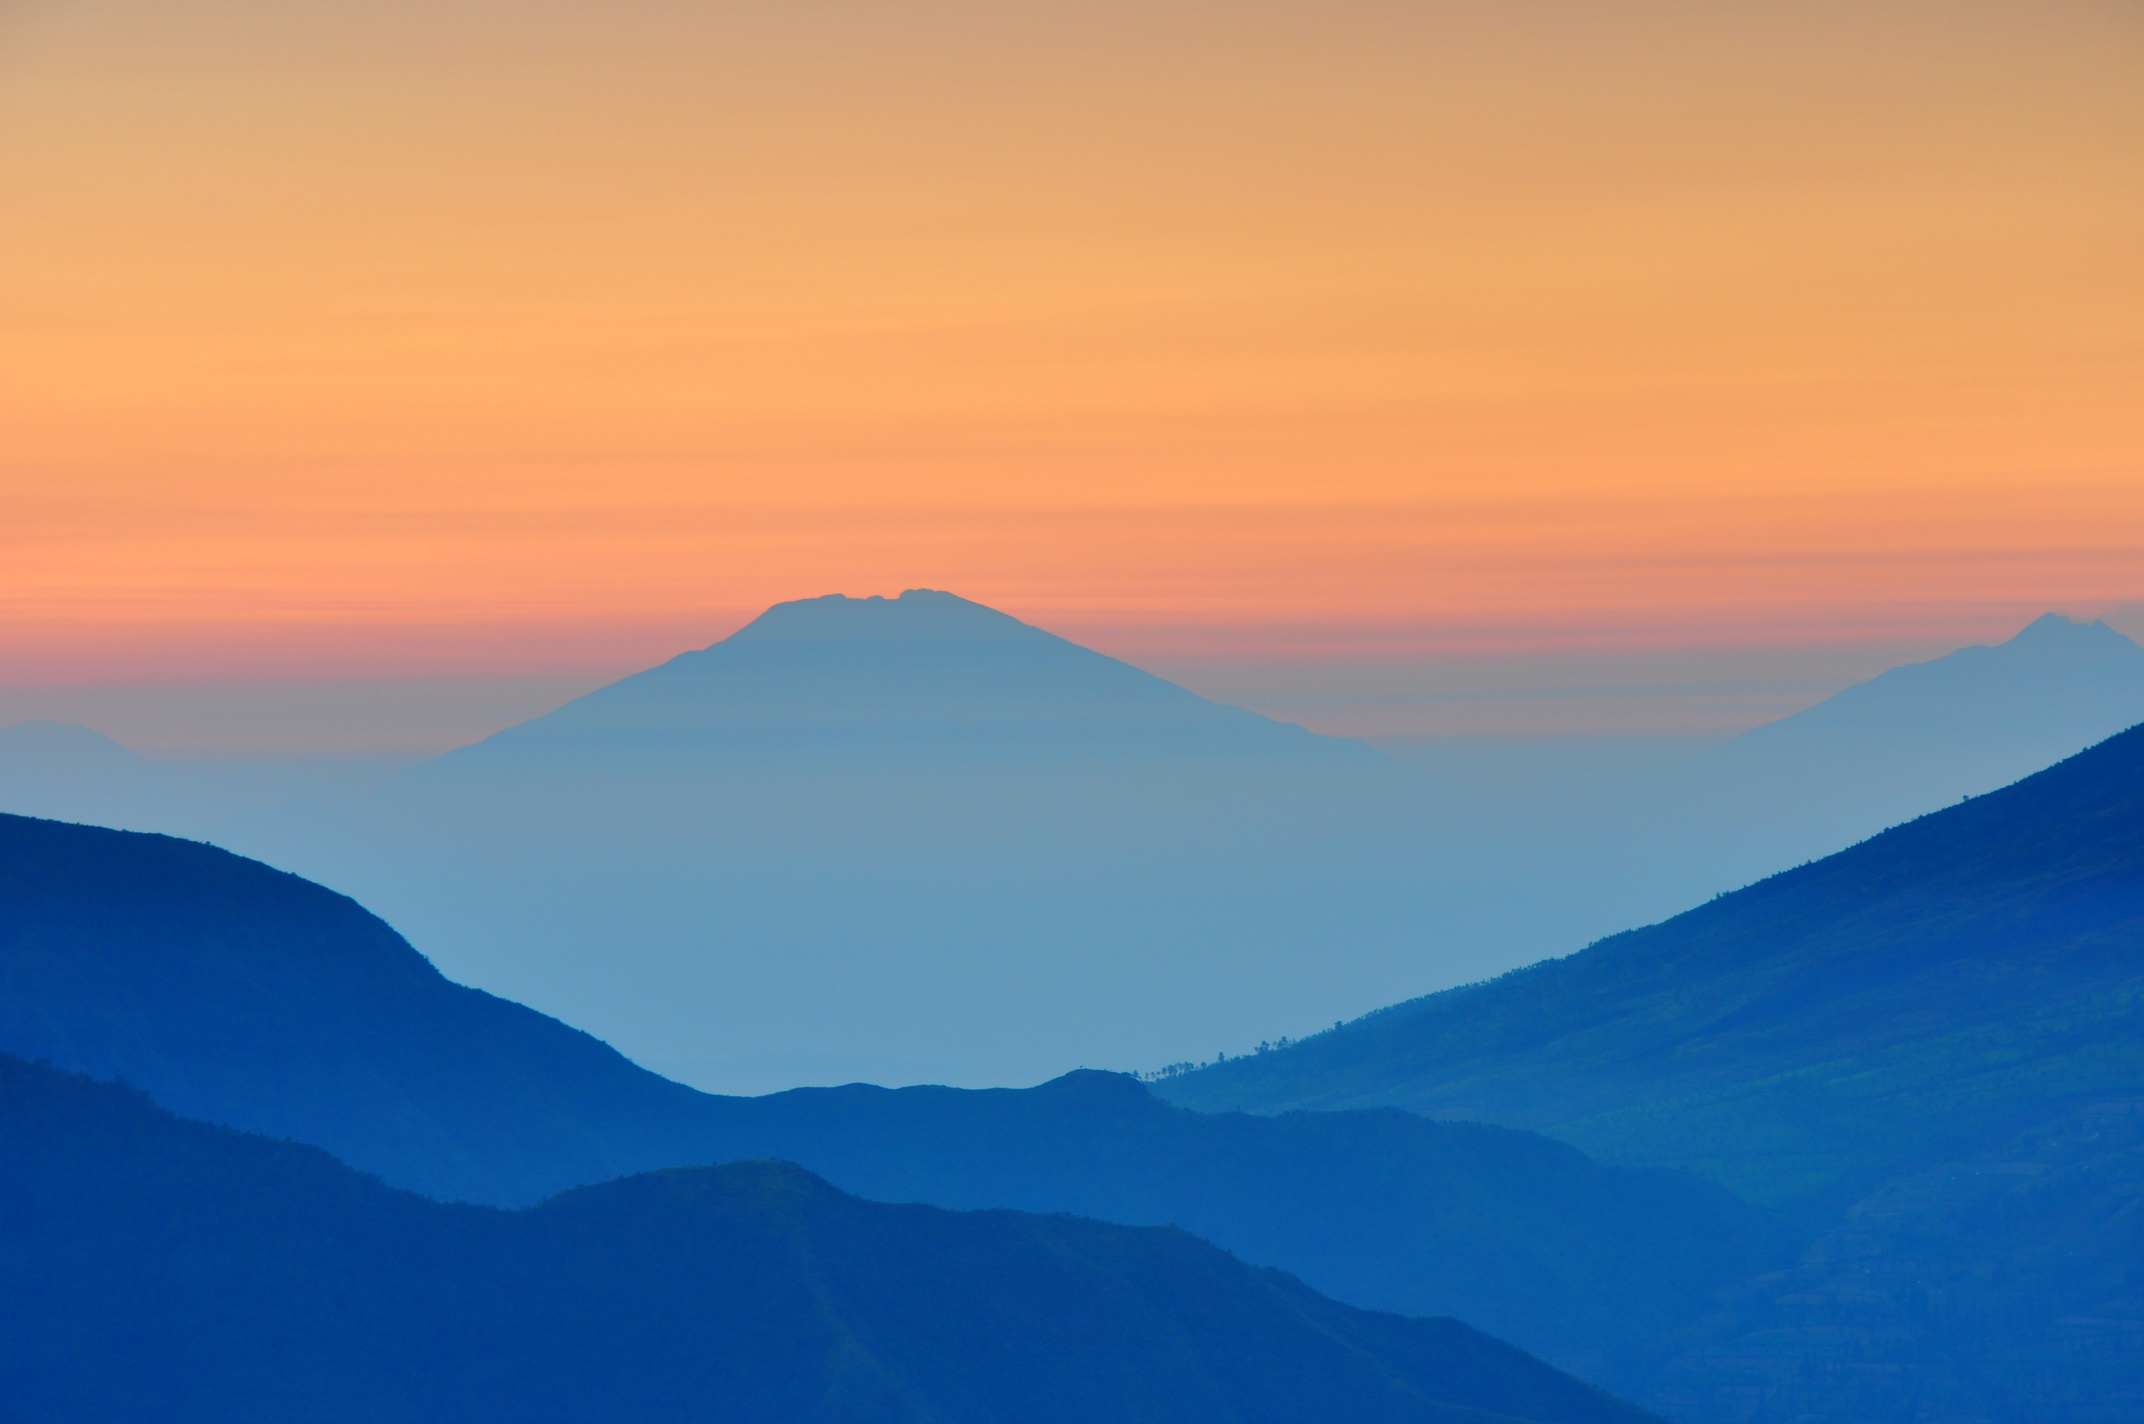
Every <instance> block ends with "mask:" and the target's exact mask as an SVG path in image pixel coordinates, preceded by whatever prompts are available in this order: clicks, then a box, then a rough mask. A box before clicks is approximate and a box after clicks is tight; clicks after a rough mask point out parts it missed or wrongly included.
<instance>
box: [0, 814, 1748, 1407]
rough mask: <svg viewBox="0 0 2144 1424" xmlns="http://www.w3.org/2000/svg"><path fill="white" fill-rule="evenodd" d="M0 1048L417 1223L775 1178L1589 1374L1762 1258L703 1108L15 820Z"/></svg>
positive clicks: (1537, 1159)
mask: <svg viewBox="0 0 2144 1424" xmlns="http://www.w3.org/2000/svg"><path fill="white" fill-rule="evenodd" d="M0 1050H4V1051H10V1052H15V1053H18V1054H22V1055H25V1056H28V1057H33V1058H38V1057H42V1058H49V1059H50V1060H52V1061H53V1062H55V1063H57V1064H59V1065H60V1066H62V1067H65V1068H70V1069H75V1070H78V1071H87V1072H91V1073H94V1074H97V1075H99V1076H120V1077H124V1078H125V1079H127V1080H128V1081H129V1082H131V1083H133V1084H135V1085H136V1086H138V1087H141V1088H144V1089H146V1090H147V1091H148V1092H150V1093H151V1094H152V1095H153V1096H155V1097H156V1098H157V1100H158V1101H159V1102H161V1103H163V1104H165V1105H166V1106H169V1107H171V1108H173V1109H174V1110H177V1111H181V1112H183V1113H185V1114H186V1115H188V1116H192V1117H200V1118H204V1119H207V1120H210V1121H215V1122H221V1123H226V1124H230V1125H232V1126H236V1127H242V1128H246V1129H249V1130H252V1131H258V1132H264V1133H267V1134H269V1135H271V1136H277V1137H290V1138H295V1139H297V1140H300V1141H305V1142H312V1143H316V1144H319V1145H321V1146H324V1147H326V1148H328V1149H329V1150H331V1151H333V1152H335V1153H336V1154H337V1155H338V1156H341V1157H342V1158H344V1159H345V1160H346V1161H349V1162H351V1163H352V1164H354V1165H356V1166H358V1167H361V1168H364V1169H366V1170H368V1171H373V1172H377V1173H380V1174H381V1175H383V1176H384V1177H385V1178H386V1179H387V1180H388V1181H389V1182H390V1183H392V1184H394V1185H398V1186H406V1187H412V1188H416V1189H419V1190H422V1191H425V1192H428V1193H430V1194H433V1195H435V1196H439V1197H444V1198H463V1199H472V1200H477V1201H484V1202H491V1203H498V1204H508V1205H520V1204H525V1203H528V1202H533V1201H535V1200H537V1199H539V1198H542V1197H544V1196H547V1195H549V1194H551V1193H552V1192H555V1191H558V1190H562V1189H564V1188H567V1187H571V1186H575V1185H579V1184H583V1183H588V1182H595V1181H600V1180H603V1179H606V1178H610V1177H616V1176H620V1175H623V1174H626V1173H629V1172H636V1171H644V1170H647V1169H649V1168H654V1167H664V1166H678V1165H688V1164H696V1163H706V1162H716V1161H728V1160H737V1159H742V1158H756V1157H780V1158H784V1159H787V1160H791V1161H796V1162H801V1163H803V1164H804V1165H805V1166H807V1167H809V1168H811V1169H812V1170H814V1171H817V1172H819V1173H821V1174H823V1175H825V1176H826V1177H828V1178H830V1179H831V1180H832V1181H834V1182H835V1183H836V1184H837V1185H839V1186H840V1187H842V1188H844V1189H847V1190H850V1191H855V1192H858V1193H860V1194H862V1195H865V1196H869V1197H874V1198H880V1199H887V1200H897V1201H906V1200H912V1201H925V1202H932V1203H935V1204H938V1205H941V1206H949V1207H986V1206H995V1207H1018V1208H1023V1209H1028V1210H1037V1211H1075V1212H1079V1213H1081V1214H1083V1215H1087V1216H1092V1217H1098V1218H1102V1219H1107V1220H1114V1221H1120V1222H1127V1223H1133V1224H1150V1223H1151V1224H1159V1223H1172V1222H1173V1223H1176V1224H1178V1225H1181V1226H1184V1227H1186V1228H1187V1229H1190V1230H1193V1231H1195V1232H1197V1233H1199V1234H1200V1235H1203V1236H1206V1237H1209V1238H1210V1239H1213V1240H1215V1241H1218V1242H1220V1243H1221V1244H1222V1245H1224V1246H1227V1247H1229V1248H1230V1249H1232V1250H1235V1251H1237V1252H1238V1253H1240V1254H1242V1255H1243V1256H1245V1257H1246V1258H1247V1259H1250V1260H1252V1261H1255V1262H1258V1263H1260V1264H1264V1265H1277V1266H1282V1267H1285V1268H1287V1269H1289V1270H1292V1271H1294V1272H1296V1273H1297V1274H1299V1275H1301V1276H1303V1277H1304V1278H1305V1279H1307V1280H1309V1281H1311V1282H1312V1283H1313V1284H1314V1285H1316V1286H1317V1287H1319V1288H1320V1289H1323V1290H1325V1291H1326V1292H1328V1293H1330V1294H1335V1295H1338V1296H1340V1297H1342V1298H1344V1299H1347V1300H1350V1301H1353V1302H1356V1303H1359V1304H1367V1305H1373V1306H1377V1307H1380V1308H1387V1309H1395V1310H1402V1311H1405V1312H1407V1313H1411V1314H1454V1315H1458V1316H1460V1317H1461V1318H1463V1319H1467V1320H1469V1321H1470V1322H1472V1323H1478V1324H1481V1325H1482V1326H1483V1328H1486V1329H1491V1330H1493V1331H1495V1332H1498V1333H1500V1334H1502V1335H1504V1336H1506V1337H1507V1338H1513V1339H1517V1340H1520V1341H1523V1342H1524V1343H1526V1344H1527V1345H1528V1346H1529V1348H1533V1349H1536V1350H1537V1351H1542V1352H1546V1353H1550V1354H1552V1355H1553V1356H1554V1357H1555V1358H1556V1359H1558V1360H1559V1361H1561V1362H1567V1363H1569V1364H1571V1365H1573V1366H1578V1367H1582V1368H1585V1369H1587V1370H1589V1371H1593V1372H1609V1373H1612V1372H1613V1371H1614V1370H1616V1369H1620V1368H1622V1366H1621V1365H1620V1364H1619V1363H1618V1362H1619V1361H1621V1360H1623V1359H1624V1358H1625V1357H1627V1356H1629V1355H1631V1354H1632V1352H1634V1351H1635V1352H1642V1351H1643V1349H1644V1348H1646V1346H1647V1345H1648V1342H1649V1341H1650V1340H1651V1339H1652V1338H1653V1337H1654V1336H1656V1335H1657V1334H1658V1332H1659V1331H1660V1330H1662V1329H1664V1328H1667V1327H1668V1326H1669V1325H1672V1324H1673V1323H1674V1322H1676V1321H1678V1320H1680V1319H1682V1318H1684V1317H1686V1316H1688V1315H1689V1314H1691V1313H1692V1312H1694V1311H1696V1310H1698V1309H1699V1308H1701V1306H1702V1305H1703V1303H1704V1302H1705V1301H1706V1300H1707V1299H1709V1298H1710V1296H1711V1294H1712V1293H1713V1292H1714V1291H1716V1290H1717V1289H1718V1288H1720V1287H1721V1286H1723V1285H1725V1284H1728V1283H1730V1282H1732V1281H1734V1280H1736V1279H1739V1278H1740V1277H1741V1276H1743V1275H1746V1274H1748V1272H1749V1271H1750V1270H1752V1269H1756V1268H1758V1267H1759V1266H1761V1265H1762V1264H1763V1263H1765V1262H1766V1261H1768V1260H1772V1259H1774V1258H1775V1257H1776V1255H1777V1252H1778V1249H1779V1246H1778V1240H1777V1235H1776V1232H1774V1231H1773V1230H1772V1228H1770V1227H1769V1226H1768V1224H1767V1223H1766V1222H1765V1221H1763V1220H1762V1219H1761V1218H1759V1217H1758V1216H1756V1215H1755V1214H1754V1213H1752V1212H1751V1211H1750V1210H1749V1209H1748V1208H1747V1207H1745V1206H1743V1205H1741V1204H1740V1203H1738V1202H1737V1201H1735V1200H1734V1199H1733V1198H1732V1197H1731V1196H1729V1195H1728V1194H1727V1193H1726V1192H1724V1191H1721V1190H1719V1189H1717V1188H1714V1187H1711V1186H1709V1185H1707V1184H1705V1183H1701V1182H1698V1181H1696V1180H1695V1179H1692V1178H1688V1177H1683V1176H1679V1175H1674V1174H1665V1173H1642V1172H1628V1171H1620V1170H1612V1169H1606V1168H1602V1167H1600V1166H1598V1165H1596V1164H1595V1163H1593V1162H1590V1161H1588V1160H1587V1159H1586V1158H1585V1157H1584V1156H1582V1155H1581V1154H1580V1153H1578V1152H1576V1151H1574V1150H1572V1149H1570V1148H1568V1147H1564V1146H1561V1145H1560V1144H1556V1143H1552V1142H1548V1141H1546V1140H1545V1139H1542V1138H1539V1137H1536V1136H1534V1135H1532V1134H1529V1133H1523V1132H1514V1131H1510V1130H1508V1129H1501V1128H1488V1127H1477V1126H1468V1125H1463V1124H1442V1123H1431V1122H1427V1121H1425V1120H1423V1119H1421V1118H1419V1117H1414V1116H1411V1115H1408V1114H1403V1113H1397V1112H1389V1111H1378V1112H1363V1113H1339V1114H1319V1115H1314V1116H1302V1117H1288V1118H1282V1119H1278V1120H1273V1119H1268V1118H1262V1117H1252V1116H1246V1115H1242V1114H1223V1115H1218V1116H1208V1115H1201V1114H1196V1113H1190V1112H1186V1111H1184V1110H1182V1109H1179V1108H1174V1107H1170V1106H1168V1105H1166V1104H1163V1103H1161V1102H1160V1101H1158V1100H1157V1099H1155V1098H1154V1097H1153V1096H1152V1095H1151V1094H1150V1093H1149V1092H1148V1091H1147V1090H1146V1089H1145V1088H1144V1087H1143V1086H1141V1085H1140V1084H1139V1083H1137V1082H1135V1081H1134V1080H1132V1079H1130V1078H1128V1077H1124V1076H1121V1075H1116V1074H1105V1073H1091V1072H1090V1073H1075V1074H1072V1075H1069V1076H1067V1077H1066V1078H1063V1079H1060V1080H1058V1081H1056V1082H1052V1083H1048V1084H1045V1085H1043V1086H1042V1087H1039V1088H1032V1089H1025V1090H1007V1089H999V1090H985V1091H962V1090H956V1089H949V1088H909V1089H902V1090H898V1091H891V1090H887V1089H882V1088H871V1087H864V1086H853V1087H847V1088H835V1089H799V1090H796V1091H793V1092H788V1093H781V1094H776V1095H773V1096H770V1097H764V1098H721V1097H711V1096H708V1095H705V1094H701V1093H698V1092H695V1091H693V1090H691V1089H689V1088H686V1087H683V1086H681V1085H679V1084H676V1083H672V1082H669V1081H666V1080H664V1079H662V1078H659V1077H657V1076H656V1075H654V1074H652V1073H649V1072H646V1071H645V1070H643V1069H640V1068H638V1067H636V1066H634V1065H633V1064H631V1063H630V1062H628V1061H627V1060H625V1059H624V1058H622V1057H620V1056H619V1055H618V1054H617V1053H615V1052H613V1051H612V1050H611V1049H610V1048H609V1047H607V1046H606V1045H604V1044H602V1043H600V1042H598V1041H597V1040H595V1039H593V1038H591V1037H589V1036H588V1035H586V1034H583V1033H580V1032H578V1031H576V1030H574V1029H571V1028H568V1027H567V1026H565V1025H564V1024H561V1023H558V1022H557V1021H556V1020H553V1019H549V1018H546V1017H544V1016H543V1015H541V1014H537V1013H535V1012H533V1011H531V1010H529V1009H526V1008H524V1007H522V1006H520V1005H518V1004H513V1003H509V1002H506V1001H504V1000H501V999H497V998H494V997H492V996H490V995H488V994H484V993H480V992H478V991H476V990H474V989H468V988H464V987H462V986H460V985H457V984H453V983H451V982H449V981H448V980H446V979H445V978H443V977H442V976H441V975H440V974H439V973H438V971H437V970H436V969H434V968H433V967H432V965H431V964H430V963H429V962H427V961H426V960H425V959H424V958H423V957H422V956H421V955H419V954H418V953H417V952H416V951H415V950H414V949H412V948H411V947H410V946H409V945H408V943H407V942H405V941H404V940H403V939H402V938H401V937H400V936H398V935H396V934H395V933H394V932H393V931H392V930H391V929H389V928H388V927H387V926H386V925H385V924H383V923H381V922H380V921H379V920H378V919H376V918H375V917H373V916H372V915H370V914H368V913H367V912H366V911H365V910H363V909H362V908H361V907H360V906H358V905H357V904H356V903H355V902H353V901H351V900H348V899H346V898H344V897H343V896H340V895H336V894H334V893H332V892H330V891H327V890H324V889H322V888H321V887H319V886H316V885H312V884H310V883H308V882H306V881H303V880H301V879H299V878H297V877H296V876H292V875H288V874H285V873H283V872H279V871H275V870H271V869H269V868H268V867H266V866H263V865H260V864H257V863H255V862H252V861H247V860H242V859H240V858H239V857H236V856H233V855H230V854H227V853H226V852H223V851H219V850H216V849H215V848H213V847H210V846H204V845H198V844H194V843H190V842H184V841H176V840H172V839H169V838H166V837H161V836H147V835H138V834H129V833H124V832H117V831H108V830H102V829H98V828H94V827H83V826H70V825H62V824H58V823H54V822H48V821H31V820H25V819H22V818H18V817H0Z"/></svg>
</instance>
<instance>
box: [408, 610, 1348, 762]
mask: <svg viewBox="0 0 2144 1424" xmlns="http://www.w3.org/2000/svg"><path fill="white" fill-rule="evenodd" d="M844 754H849V755H870V756H873V757H878V756H885V755H893V756H897V757H901V758H933V759H935V758H952V759H959V760H965V759H968V758H989V757H1012V758H1016V759H1019V760H1022V761H1025V760H1027V759H1030V758H1034V757H1046V758H1052V759H1054V758H1062V757H1072V758H1078V757H1108V758H1117V757H1126V756H1131V757H1155V756H1163V757H1170V758H1174V757H1181V756H1187V755H1188V756H1192V757H1210V756H1254V757H1274V756H1279V757H1310V758H1317V757H1323V758H1328V759H1333V760H1338V761H1344V762H1351V763H1355V764H1374V763H1380V762H1382V761H1383V760H1384V758H1383V757H1382V756H1381V754H1379V753H1377V752H1375V751H1372V750H1371V749H1369V748H1368V747H1365V746H1363V745H1362V744H1360V743H1357V742H1348V741H1342V740H1339V739H1336V738H1332V737H1319V736H1315V735H1313V734H1312V733H1309V732H1306V731H1304V730H1303V729H1302V728H1300V727H1296V726H1291V725H1288V724H1286V723H1280V722H1274V721H1270V720H1268V719H1266V718H1264V717H1260V716H1258V715H1257V714H1255V713H1252V712H1246V711H1244V710H1242V709H1241V708H1237V707H1228V706H1223V705H1222V704H1220V703H1216V702H1209V701H1207V700H1206V699H1205V698H1203V697H1199V696H1197V695H1196V694H1194V693H1191V692H1187V691H1186V690H1184V689H1183V688H1181V687H1178V686H1176V685H1175V684H1174V683H1170V682H1165V681H1163V680H1162V679H1160V678H1158V677H1155V676H1153V675H1152V674H1151V673H1145V672H1141V671H1140V670H1139V669H1137V668H1135V667H1132V666H1131V665H1130V664H1128V663H1123V662H1119V661H1118V660H1117V659H1115V658H1111V657H1105V656H1103V655H1102V654H1100V653H1097V652H1094V651H1092V650H1090V649H1087V648H1083V647H1081V646H1079V645H1078V644H1077V643H1072V642H1068V641H1066V640H1065V639H1063V638H1060V637H1057V636H1056V635H1055V634H1052V633H1047V632H1045V631H1043V630H1042V629H1040V628H1035V627H1031V626H1030V625H1028V624H1026V623H1022V622H1021V621H1020V620H1018V619H1017V618H1013V617H1010V616H1009V615H1007V614H1004V613H1000V612H998V611H996V610H995V609H992V608H986V607H984V606H983V605H982V604H979V603H972V602H970V601H968V600H967V599H964V598H960V597H957V596H955V595H953V594H950V593H941V592H938V591H936V590H932V589H921V588H912V589H909V590H908V591H907V592H905V593H903V594H902V595H901V596H900V597H899V598H891V599H889V598H882V597H873V598H848V597H844V596H843V595H841V594H830V595H828V596H826V597H824V598H810V599H802V600H799V601H796V602H793V603H778V604H776V605H774V606H773V607H772V608H770V609H768V610H767V611H766V612H765V613H763V614H761V615H760V616H759V617H758V618H755V619H753V620H752V622H750V623H748V624H746V625H745V626H744V627H743V628H740V629H739V630H738V631H737V632H736V633H734V634H732V635H731V636H729V637H728V638H725V639H723V640H722V641H721V642H719V643H716V644H714V645H713V646H712V647H708V648H703V649H700V650H699V651H697V652H690V653H685V654H682V655H680V656H678V657H675V658H672V659H671V660H670V661H669V662H666V663H664V664H662V665H661V666H660V667H655V668H651V669H649V670H648V671H646V672H643V673H637V674H635V675H634V676H632V677H628V678H625V679H623V680H622V681H619V682H615V683H612V684H610V685H609V686H607V687H603V688H600V689H598V690H597V691H595V692H592V693H589V694H588V695H587V696H585V697H581V698H578V699H576V700H575V701H573V702H569V703H567V704H566V705H565V706H564V707H561V708H559V709H558V710H557V711H555V712H551V713H548V714H546V715H545V716H542V717H538V718H536V719H535V720H534V721H531V722H525V723H523V724H521V725H520V726H517V727H511V728H508V729H507V730H506V731H503V732H500V733H498V734H497V735H495V736H492V737H489V738H486V739H485V740H484V741H482V742H480V743H478V744H477V745H475V746H473V747H468V748H464V749H463V750H461V751H457V752H452V753H449V754H448V755H447V756H445V757H442V758H440V759H439V761H437V762H435V763H434V764H433V766H432V767H431V768H430V771H431V773H432V774H434V775H440V774H451V773H454V772H467V771H471V770H473V769H475V768H478V767H483V768H487V769H489V768H494V767H498V766H501V765H509V764H520V765H524V766H526V765H528V764H531V763H533V764H535V766H537V767H538V768H541V769H546V770H548V769H556V768H557V767H558V766H559V765H560V764H561V763H567V762H572V761H580V760H584V759H585V760H588V761H597V762H607V763H608V764H610V765H611V766H614V767H615V766H619V765H620V764H623V765H624V766H628V767H630V766H632V765H634V764H640V763H645V762H648V761H654V762H656V763H658V764H659V765H660V766H661V768H662V769H663V770H664V771H666V772H667V771H673V770H675V769H676V768H677V766H678V765H679V764H680V762H681V760H682V761H689V760H690V759H692V758H695V757H711V758H716V759H721V760H729V759H743V760H749V761H759V760H763V759H766V758H769V757H774V758H780V757H783V756H785V755H786V756H801V757H806V758H809V759H810V760H811V761H812V762H814V763H815V764H816V763H823V762H824V761H826V760H827V759H829V758H840V757H842V756H843V755H844Z"/></svg>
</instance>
